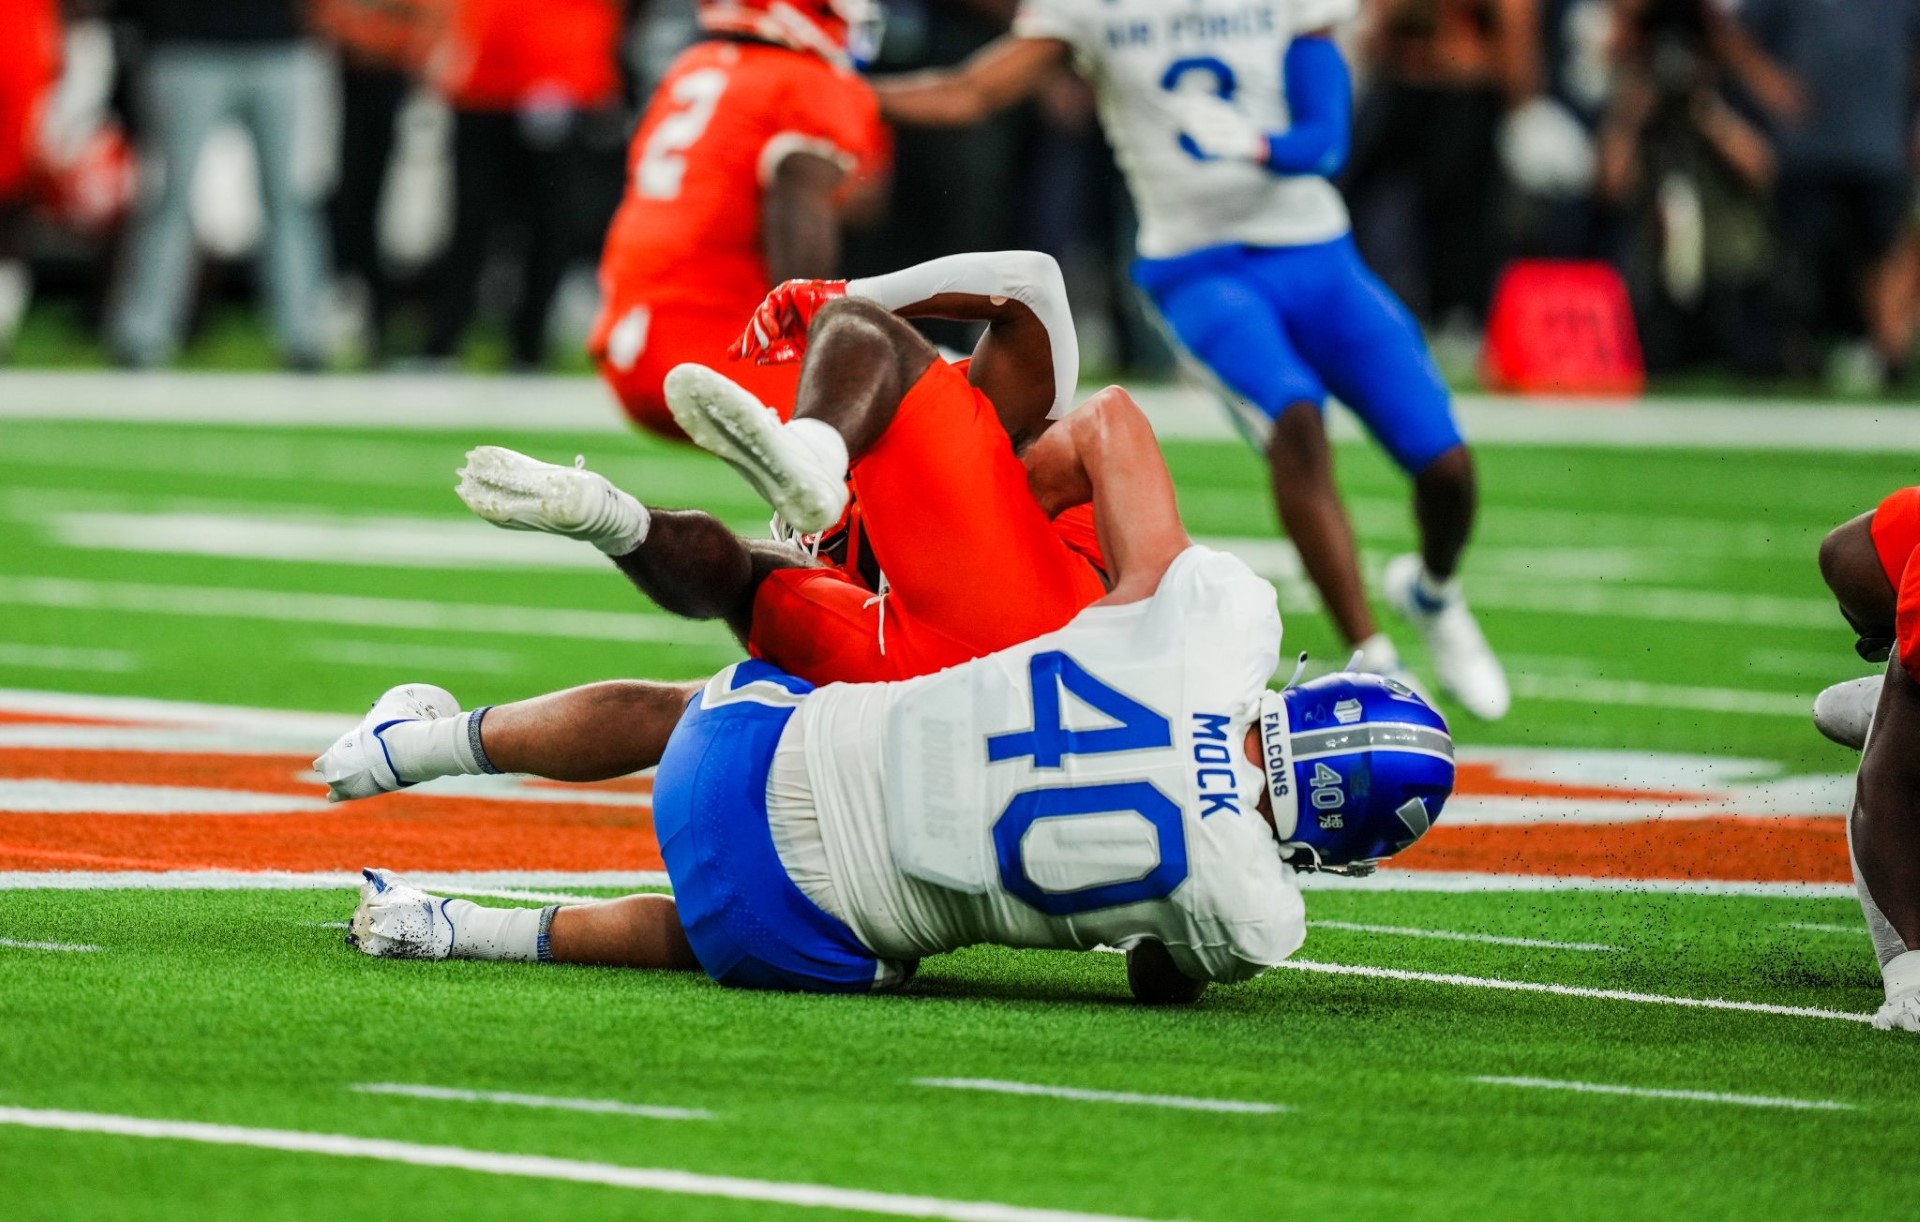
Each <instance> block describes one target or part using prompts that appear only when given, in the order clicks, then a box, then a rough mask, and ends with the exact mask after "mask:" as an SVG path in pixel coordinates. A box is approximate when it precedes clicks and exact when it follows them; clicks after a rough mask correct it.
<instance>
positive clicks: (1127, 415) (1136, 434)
mask: <svg viewBox="0 0 1920 1222" xmlns="http://www.w3.org/2000/svg"><path fill="white" fill-rule="evenodd" d="M1023 459H1024V461H1025V462H1026V464H1027V486H1028V487H1029V488H1030V489H1031V490H1032V491H1033V495H1034V499H1035V500H1037V501H1039V502H1040V508H1041V509H1042V510H1044V511H1045V512H1046V514H1047V516H1049V517H1052V516H1055V515H1057V514H1059V513H1060V512H1061V511H1063V510H1065V509H1069V508H1071V507H1072V506H1074V505H1084V504H1086V503H1087V502H1089V501H1091V502H1092V503H1093V510H1094V522H1095V526H1096V529H1097V530H1098V531H1099V535H1100V550H1101V553H1102V554H1103V555H1105V556H1106V558H1107V563H1108V566H1109V570H1108V571H1109V572H1110V573H1111V574H1112V576H1113V589H1112V591H1111V592H1110V593H1109V594H1108V595H1107V596H1106V597H1105V598H1103V599H1101V600H1100V603H1101V605H1106V606H1117V605H1120V604H1123V603H1133V602H1140V601H1141V600H1143V599H1147V598H1151V597H1152V596H1153V592H1154V591H1155V590H1157V589H1159V588H1160V579H1161V578H1162V577H1164V576H1165V575H1166V572H1167V568H1168V566H1170V565H1172V563H1173V562H1174V559H1175V558H1176V557H1177V556H1179V555H1180V553H1181V552H1184V551H1186V550H1187V549H1188V548H1189V547H1192V546H1193V540H1192V539H1190V538H1188V537H1187V529H1186V527H1185V526H1184V525H1182V524H1181V521H1180V505H1179V502H1178V501H1177V500H1175V498H1174V494H1173V476H1172V474H1171V473H1169V472H1168V470H1167V461H1166V459H1165V458H1164V457H1162V456H1161V453H1160V442H1159V440H1158V439H1157V438H1156V437H1154V435H1153V426H1152V425H1151V424H1148V423H1147V416H1146V413H1145V412H1143V411H1141V410H1140V405H1139V404H1138V403H1136V402H1134V400H1133V396H1132V395H1129V394H1128V393H1127V392H1126V391H1124V390H1121V389H1120V388H1119V387H1117V386H1109V387H1108V388H1107V389H1105V390H1103V391H1101V392H1100V393H1099V394H1097V395H1095V396H1094V397H1093V398H1091V399H1089V400H1087V401H1086V402H1085V403H1083V404H1081V405H1080V406H1079V407H1078V408H1076V409H1074V411H1073V412H1072V413H1071V414H1070V415H1068V416H1067V418H1066V419H1064V420H1061V421H1060V422H1058V423H1057V424H1055V425H1054V427H1052V428H1050V429H1048V430H1047V431H1046V432H1045V433H1043V434H1041V436H1040V439H1039V440H1038V441H1036V442H1034V443H1033V445H1032V446H1030V447H1029V448H1028V449H1027V452H1026V454H1025V455H1024V456H1023Z"/></svg>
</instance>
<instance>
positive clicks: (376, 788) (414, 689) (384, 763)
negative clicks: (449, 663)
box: [313, 683, 460, 802]
mask: <svg viewBox="0 0 1920 1222" xmlns="http://www.w3.org/2000/svg"><path fill="white" fill-rule="evenodd" d="M459 712H460V702H459V701H457V700H455V699H454V698H453V693H452V692H449V691H447V690H446V689H445V688H441V687H435V686H433V685H432V684H431V683H403V684H401V685H400V686H399V687H395V688H390V689H388V691H387V692H386V694H384V695H382V696H381V697H380V699H378V700H376V701H374V702H373V708H372V710H371V711H369V712H368V713H367V715H366V716H365V717H363V718H361V719H360V724H359V725H357V726H355V727H354V728H353V729H351V730H348V731H347V732H346V733H345V734H342V735H341V736H340V737H339V738H338V739H337V740H335V742H334V744H333V746H331V747H328V748H327V750H326V753H325V754H324V755H322V756H321V757H320V758H319V759H317V760H315V761H313V770H314V771H315V772H317V773H319V774H320V779H321V780H323V781H325V782H326V783H327V801H329V802H350V801H352V800H353V799H355V798H371V797H373V796H374V795H376V794H383V793H392V792H393V791H394V790H396V789H405V788H406V787H407V786H408V785H411V784H412V783H413V782H411V781H408V780H406V779H405V778H403V777H401V776H400V775H399V774H398V773H397V772H395V771H394V768H393V760H392V759H391V758H390V757H389V756H388V754H387V745H386V743H385V742H383V741H382V740H381V738H380V735H381V734H382V733H384V732H385V731H386V729H387V727H388V726H391V725H395V724H397V723H399V722H402V721H432V720H434V719H435V718H437V717H453V716H456V715H457V714H458V713H459Z"/></svg>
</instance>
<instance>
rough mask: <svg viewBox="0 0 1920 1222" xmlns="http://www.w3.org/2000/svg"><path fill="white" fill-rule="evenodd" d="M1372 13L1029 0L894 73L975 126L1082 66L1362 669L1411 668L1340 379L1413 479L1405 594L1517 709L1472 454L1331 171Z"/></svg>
mask: <svg viewBox="0 0 1920 1222" xmlns="http://www.w3.org/2000/svg"><path fill="white" fill-rule="evenodd" d="M1358 9H1359V3H1358V0H1180V2H1179V3H1169V2H1168V0H1022V4H1021V7H1020V10H1019V15H1018V17H1017V18H1016V19H1015V21H1014V26H1013V32H1012V33H1011V34H1009V35H1008V36H1006V37H1005V38H1002V39H1000V40H998V41H997V42H994V43H992V44H990V45H989V46H987V47H986V48H984V49H982V50H981V51H980V52H978V53H977V54H976V55H975V56H974V57H973V58H972V59H970V60H968V61H967V62H966V63H964V64H962V65H961V66H959V67H958V68H955V69H951V70H946V71H937V72H929V73H920V74H915V75H911V76H906V77H894V78H888V79H882V80H879V81H877V82H876V88H877V90H878V92H879V94H880V99H881V108H882V110H883V111H884V112H885V113H886V114H887V116H888V117H889V118H890V119H892V120H894V121H895V122H900V123H908V124H920V125H934V126H942V125H962V124H970V123H974V122H977V121H979V120H980V119H982V118H984V117H985V116H987V115H989V114H991V113H993V112H994V111H997V110H999V109H1001V108H1002V107H1005V106H1008V105H1011V104H1013V103H1014V102H1017V101H1019V100H1020V99H1021V98H1023V97H1026V96H1027V95H1029V94H1031V93H1032V92H1034V91H1035V90H1036V89H1038V88H1039V87H1040V86H1041V85H1042V84H1044V83H1045V81H1046V80H1047V79H1048V78H1049V76H1050V75H1051V74H1052V73H1053V72H1055V71H1057V70H1058V69H1059V68H1060V67H1061V66H1063V65H1065V64H1067V63H1068V62H1069V61H1071V62H1072V63H1073V64H1074V65H1075V66H1077V67H1078V69H1079V70H1080V72H1081V73H1082V74H1083V75H1084V76H1086V78H1087V79H1088V80H1089V81H1090V82H1092V84H1093V86H1094V89H1095V90H1096V92H1097V93H1098V95H1099V103H1100V116H1101V121H1102V124H1103V126H1104V127H1105V129H1106V134H1107V139H1108V141H1109V142H1110V143H1111V144H1112V145H1113V148H1114V151H1115V153H1116V155H1117V156H1118V158H1119V161H1120V166H1121V169H1122V170H1123V171H1124V172H1125V174H1126V176H1127V181H1128V184H1129V185H1130V187H1131V188H1132V191H1133V196H1134V202H1135V203H1136V205H1137V206H1138V209H1139V213H1140V234H1139V254H1140V258H1139V259H1138V261H1137V262H1136V263H1135V264H1134V279H1135V281H1136V282H1137V283H1138V284H1139V286H1140V288H1141V289H1142V290H1143V291H1144V293H1145V294H1146V296H1147V297H1148V298H1149V299H1151V301H1152V302H1153V304H1154V307H1155V308H1156V309H1157V310H1158V312H1159V314H1160V316H1161V318H1162V319H1163V320H1164V322H1165V323H1166V325H1167V329H1168V330H1169V331H1170V332H1171V333H1172V334H1173V335H1174V337H1175V338H1176V339H1177V340H1178V342H1179V344H1180V346H1181V347H1182V348H1183V349H1184V350H1185V351H1186V353H1187V354H1188V355H1189V356H1191V357H1193V358H1194V359H1195V360H1196V361H1197V362H1198V363H1199V364H1200V365H1201V366H1202V367H1204V369H1205V370H1206V371H1208V372H1209V373H1210V374H1211V376H1212V378H1213V379H1214V380H1215V381H1216V383H1217V384H1218V385H1220V386H1222V387H1223V388H1224V390H1225V391H1226V392H1227V393H1226V394H1225V396H1224V398H1225V400H1226V402H1227V403H1228V405H1229V407H1230V408H1231V409H1232V410H1233V412H1234V415H1235V419H1236V421H1237V422H1238V423H1240V424H1241V425H1242V426H1243V428H1244V429H1245V431H1247V433H1248V435H1249V437H1250V438H1251V439H1252V440H1253V441H1254V442H1255V444H1257V445H1259V446H1260V447H1262V449H1263V450H1264V452H1265V454H1266V456H1267V459H1268V461H1269V463H1270V464H1271V466H1272V470H1273V492H1274V498H1275V501H1276V503H1277V504H1278V506H1279V511H1280V518H1281V521H1282V523H1283V524H1284V525H1285V527H1286V530H1287V533H1288V535H1289V536H1290V537H1291V538H1292V539H1293V541H1294V543H1295V545H1296V546H1297V547H1298V548H1299V549H1300V555H1301V560H1302V562H1303V563H1304V565H1305V567H1306V571H1307V574H1308V576H1310V577H1311V578H1312V579H1313V582H1314V584H1315V585H1316V586H1317V587H1318V588H1319V590H1320V593H1321V596H1322V598H1323V599H1324V601H1325V602H1326V604H1327V608H1328V611H1329V613H1330V614H1331V615H1332V617H1333V619H1334V622H1335V624H1336V626H1337V627H1338V628H1339V630H1340V631H1341V633H1342V634H1343V635H1344V636H1345V637H1346V638H1347V640H1348V641H1349V642H1351V643H1352V644H1353V645H1354V646H1355V647H1356V648H1358V649H1359V650H1360V652H1361V666H1362V667H1364V668H1365V669H1368V670H1376V671H1380V672H1382V673H1393V672H1395V671H1397V670H1398V669H1399V666H1400V662H1399V655H1398V653H1397V651H1396V650H1395V649H1394V647H1393V644H1392V642H1391V641H1389V640H1388V638H1387V637H1386V636H1385V635H1384V634H1383V633H1381V632H1379V631H1378V630H1377V627H1376V625H1375V623H1374V620H1373V615H1372V612H1371V610H1370V609H1369V608H1368V605H1367V599H1366V591H1365V588H1364V586H1363V584H1362V581H1361V578H1360V570H1359V563H1358V559H1357V557H1356V554H1355V547H1354V541H1353V527H1352V524H1351V523H1350V522H1349V521H1348V518H1347V515H1346V511H1345V509H1344V507H1343V506H1342V505H1341V503H1340V499H1339V495H1338V492H1337V490H1336V488H1335V486H1334V482H1333V473H1332V454H1331V451H1330V449H1329V447H1328V444H1327V437H1326V429H1325V425H1324V423H1323V421H1322V410H1323V408H1324V406H1325V402H1326V398H1327V394H1328V392H1332V393H1333V394H1334V395H1335V396H1337V397H1338V398H1339V399H1340V400H1341V402H1343V403H1345V404H1346V405H1347V406H1348V407H1350V408H1352V409H1353V410H1354V412H1355V413H1356V414H1358V415H1359V417H1360V418H1361V420H1362V421H1364V422H1365V424H1366V425H1367V427H1368V429H1369V430H1370V431H1371V432H1372V433H1373V435H1374V437H1375V438H1376V439H1377V440H1378V441H1379V442H1380V444H1381V445H1382V446H1383V447H1384V448H1385V449H1386V450H1387V452H1388V453H1389V454H1390V455H1391V456H1392V457H1393V459H1394V461H1395V462H1396V463H1397V464H1398V465H1399V466H1400V467H1401V468H1402V469H1403V470H1405V471H1406V472H1407V474H1408V475H1409V476H1410V477H1411V478H1412V480H1413V489H1414V514H1415V517H1416V519H1417V521H1418V523H1419V527H1420V536H1421V539H1420V552H1419V554H1418V555H1407V556H1401V557H1398V558H1396V559H1394V560H1393V561H1392V562H1390V563H1389V564H1388V566H1387V569H1386V573H1385V580H1384V584H1385V593H1386V596H1387V599H1388V601H1389V602H1390V603H1391V604H1392V605H1393V606H1394V607H1395V608H1396V609H1397V610H1398V611H1399V612H1400V613H1401V614H1402V615H1403V616H1405V617H1406V618H1407V619H1408V621H1409V622H1411V623H1412V624H1413V625H1414V626H1415V627H1417V628H1418V629H1419V630H1420V631H1421V632H1422V634H1423V635H1424V636H1425V638H1426V641H1427V644H1428V647H1429V649H1430V650H1431V652H1432V655H1433V662H1434V667H1435V670H1436V672H1437V674H1438V677H1439V679H1440V683H1441V686H1442V687H1443V688H1445V689H1446V690H1447V691H1448V692H1450V693H1451V694H1452V695H1453V696H1454V697H1455V698H1456V699H1458V700H1459V701H1460V703H1461V704H1462V705H1463V706H1465V707H1466V708H1467V710H1468V711H1470V712H1472V713H1474V714H1475V715H1477V716H1480V717H1485V718H1498V717H1501V716H1504V715H1505V713H1506V711H1507V707H1508V704H1509V693H1508V688H1507V681H1506V676H1505V673H1504V671H1503V670H1502V669H1501V667H1500V663H1499V661H1498V659H1496V658H1495V657H1494V655H1493V652H1492V650H1491V649H1490V648H1489V647H1488V645H1487V642H1486V638H1485V637H1484V636H1483V635H1482V634H1481V632H1480V629H1479V626H1478V625H1477V623H1476V622H1475V620H1474V618H1473V615H1472V613H1471V612H1470V611H1469V610H1468V609H1467V605H1466V601H1465V598H1464V596H1463V595H1462V593H1461V590H1460V583H1459V578H1458V570H1459V566H1460V558H1461V553H1462V551H1463V550H1464V549H1465V546H1466V542H1467V537H1468V535H1469V534H1470V533H1471V531H1472V527H1473V520H1474V514H1475V510H1476V505H1477V494H1476V490H1475V483H1474V468H1473V460H1472V456H1471V454H1470V453H1469V451H1468V449H1467V447H1466V444H1465V442H1464V441H1463V440H1462V438H1461V436H1460V432H1459V429H1458V427H1457V425H1456V424H1455V422H1454V419H1453V411H1452V406H1451V402H1450V400H1449V396H1448V394H1447V390H1446V387H1445V385H1444V384H1443V383H1442V382H1441V379H1440V374H1439V372H1438V370H1437V369H1436V368H1435V367H1434V364H1433V361H1432V358H1431V357H1430V356H1429V355H1428V353H1427V349H1426V344H1425V342H1424V340H1423V339H1422V338H1421V335H1420V332H1419V329H1418V327H1417V326H1416V325H1415V323H1414V321H1413V319H1412V317H1411V316H1410V315H1409V314H1408V313H1407V311H1406V308H1405V307H1404V306H1402V305H1401V304H1400V302H1399V301H1397V300H1396V299H1395V298H1394V297H1393V294H1392V293H1391V292H1390V291H1389V290H1388V289H1387V287H1386V286H1385V285H1384V284H1382V283H1381V282H1380V280H1379V279H1378V278H1377V277H1376V276H1374V275H1373V273H1372V272H1371V271H1369V270H1368V269H1367V267H1366V265H1365V264H1364V263H1362V262H1361V260H1360V256H1359V253H1358V252H1357V251H1356V250H1355V248H1354V245H1353V240H1352V238H1351V236H1350V235H1349V233H1348V223H1347V213H1346V208H1345V205H1344V204H1343V202H1342V201H1341V198H1340V194H1339V192H1338V191H1337V190H1336V189H1335V188H1334V186H1333V184H1332V183H1331V182H1330V181H1329V178H1330V176H1332V175H1334V174H1336V173H1338V172H1339V170H1340V168H1341V166H1342V165H1343V164H1344V163H1345V161H1346V156H1347V148H1348V139H1349V126H1350V117H1351V110H1352V86H1351V81H1350V79H1349V74H1348V71H1347V67H1346V63H1345V60H1344V59H1343V58H1342V56H1341V53H1340V50H1339V48H1338V47H1337V46H1335V45H1334V42H1333V40H1332V38H1331V37H1330V27H1332V26H1334V25H1336V24H1338V23H1339V22H1342V21H1345V20H1347V19H1348V18H1350V17H1352V16H1354V15H1355V14H1356V13H1357V12H1358ZM1249 408H1250V409H1251V410H1248V409H1249Z"/></svg>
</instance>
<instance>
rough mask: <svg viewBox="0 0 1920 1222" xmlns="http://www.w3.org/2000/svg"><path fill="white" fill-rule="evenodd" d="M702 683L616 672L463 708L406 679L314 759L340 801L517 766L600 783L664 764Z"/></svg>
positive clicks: (440, 690)
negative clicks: (601, 679) (608, 678)
mask: <svg viewBox="0 0 1920 1222" xmlns="http://www.w3.org/2000/svg"><path fill="white" fill-rule="evenodd" d="M698 690H699V685H698V684H678V683H650V682H646V681H644V680H637V679H630V680H615V681H612V682H607V683H591V684H588V685H587V686H585V687H575V688H569V689H567V690H566V691H561V692H555V693H553V694H551V695H547V696H537V697H534V698H533V699H531V700H520V701H515V702H514V703H512V704H501V705H493V706H487V707H482V708H478V709H474V710H472V711H470V712H462V711H461V709H460V704H459V702H458V701H457V700H455V699H454V698H453V694H452V693H451V692H448V691H446V690H445V689H444V688H438V687H434V686H432V685H431V684H425V683H409V684H402V685H401V686H399V687H396V688H392V689H390V690H389V691H387V692H386V694H385V695H383V696H381V697H380V699H378V700H376V701H375V702H374V704H373V708H372V710H371V711H370V712H368V714H367V715H366V717H364V718H362V719H361V721H360V724H359V725H357V726H355V727H354V728H353V729H352V730H349V731H348V732H347V733H346V734H343V735H341V737H340V738H339V739H337V740H336V741H335V742H334V744H333V746H331V747H329V748H327V750H326V751H325V752H324V753H323V754H322V755H321V756H320V758H318V759H316V760H314V761H313V768H314V771H315V772H317V773H319V774H320V777H321V779H322V780H324V781H326V783H327V797H328V798H329V800H331V801H335V802H343V801H348V800H351V799H354V798H368V797H372V796H374V795H375V794H381V793H391V792H393V791H394V790H396V789H403V788H406V787H407V786H410V785H417V784H419V783H421V782H422V781H431V780H437V779H438V778H440V777H444V776H478V775H481V774H486V773H499V772H515V773H526V774H529V775H532V776H539V777H545V778H547V779H548V780H553V781H604V780H609V779H611V778H613V777H618V776H626V775H627V774H629V773H633V772H640V771H643V770H644V769H647V768H651V767H653V766H654V765H656V764H658V763H659V762H660V757H661V754H662V753H663V752H664V751H665V750H666V746H667V742H668V740H669V739H670V738H671V737H672V735H673V731H674V729H675V727H677V726H678V725H679V724H680V718H681V716H682V715H683V713H684V712H685V709H686V705H687V701H688V700H689V699H691V698H692V696H693V694H694V692H696V691H698Z"/></svg>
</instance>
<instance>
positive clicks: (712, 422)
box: [661, 364, 848, 535]
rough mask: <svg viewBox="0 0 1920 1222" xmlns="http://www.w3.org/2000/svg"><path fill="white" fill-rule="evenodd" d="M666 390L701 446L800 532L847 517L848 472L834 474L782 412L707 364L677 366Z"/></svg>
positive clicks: (675, 413)
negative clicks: (780, 414)
mask: <svg viewBox="0 0 1920 1222" xmlns="http://www.w3.org/2000/svg"><path fill="white" fill-rule="evenodd" d="M661 389H662V391H663V393H664V394H665V396H666V400H667V407H668V408H669V409H670V410H671V411H672V412H673V418H674V420H675V421H676V422H677V423H678V424H679V425H680V427H681V428H682V429H684V430H685V431H686V434H687V436H688V437H689V438H691V439H692V441H693V443H694V444H695V445H697V446H699V447H700V448H701V449H703V450H705V451H707V452H708V453H710V454H713V455H715V456H717V457H719V458H721V459H722V460H724V461H725V462H726V463H727V465H728V466H730V467H732V468H733V469H734V470H736V471H738V472H739V473H740V474H741V475H742V476H743V477H744V478H745V479H746V481H747V482H748V483H749V484H752V485H753V489H754V491H755V492H758V493H759V494H760V496H761V497H762V498H763V499H764V500H765V501H766V502H767V504H769V505H771V506H773V511H774V512H775V513H777V514H779V515H780V520H781V521H783V522H785V523H786V524H787V525H788V526H790V527H792V528H793V529H794V530H797V531H799V532H800V533H801V534H807V535H813V534H819V533H820V532H821V531H823V530H825V529H827V528H828V527H829V526H832V525H833V524H834V523H835V522H837V521H839V520H840V515H841V514H843V513H845V512H846V508H847V496H848V493H847V473H846V471H845V470H844V469H842V470H839V471H835V470H833V469H832V466H831V462H830V460H829V459H828V458H827V457H826V456H824V455H822V454H820V453H818V452H817V451H816V450H814V449H813V447H811V446H809V445H808V444H807V443H806V441H805V440H804V439H803V438H802V437H801V436H799V435H797V434H796V433H795V432H794V431H793V430H791V429H789V428H788V427H787V426H786V425H784V424H782V423H781V422H780V416H779V413H777V412H775V411H774V410H773V409H772V408H770V407H768V406H767V405H766V404H764V403H762V402H760V400H758V399H756V398H754V397H753V394H752V393H751V392H750V391H748V390H746V389H745V388H744V387H742V386H740V385H738V384H737V383H735V382H734V381H733V380H732V379H730V378H727V377H725V376H723V375H721V374H719V373H716V372H714V371H713V370H711V369H708V368H707V367H706V366H705V365H693V364H687V365H676V366H674V367H673V369H672V370H670V371H669V372H668V373H667V377H666V381H665V382H664V384H663V385H662V388H661Z"/></svg>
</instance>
